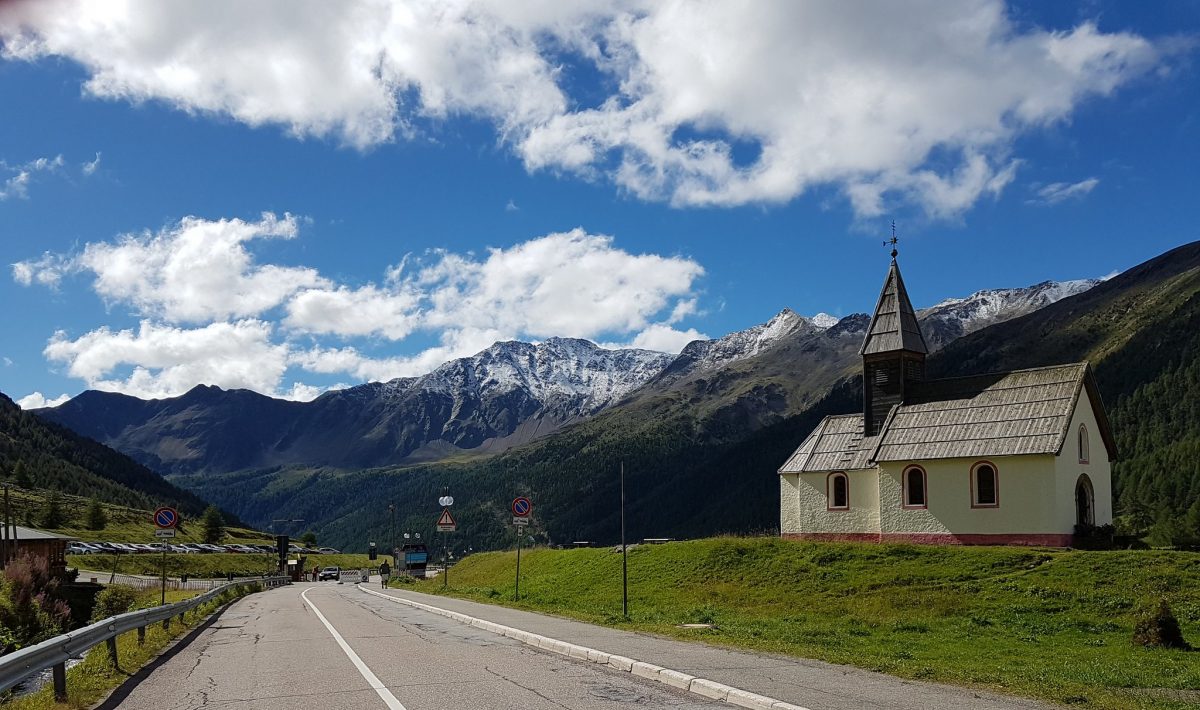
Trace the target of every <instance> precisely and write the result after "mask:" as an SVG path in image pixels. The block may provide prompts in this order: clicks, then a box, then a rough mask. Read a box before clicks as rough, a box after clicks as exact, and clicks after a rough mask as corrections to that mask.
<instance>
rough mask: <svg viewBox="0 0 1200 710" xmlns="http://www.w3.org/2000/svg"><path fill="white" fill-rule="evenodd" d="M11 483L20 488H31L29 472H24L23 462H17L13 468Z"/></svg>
mask: <svg viewBox="0 0 1200 710" xmlns="http://www.w3.org/2000/svg"><path fill="white" fill-rule="evenodd" d="M13 483H16V484H17V486H18V487H20V488H33V481H31V480H29V471H27V470H25V461H24V460H21V461H17V465H16V466H15V467H14V468H13Z"/></svg>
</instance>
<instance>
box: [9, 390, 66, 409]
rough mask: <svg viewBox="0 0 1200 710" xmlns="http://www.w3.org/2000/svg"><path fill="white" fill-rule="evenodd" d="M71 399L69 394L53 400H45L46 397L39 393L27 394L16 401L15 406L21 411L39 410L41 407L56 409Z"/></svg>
mask: <svg viewBox="0 0 1200 710" xmlns="http://www.w3.org/2000/svg"><path fill="white" fill-rule="evenodd" d="M69 399H71V395H69V394H61V395H59V396H57V397H55V398H54V399H46V395H44V394H42V393H41V392H34V393H33V394H27V395H25V396H24V397H22V398H20V399H18V400H17V406H18V407H20V408H21V409H41V408H42V407H57V406H58V405H60V404H63V403H65V402H66V401H67V400H69Z"/></svg>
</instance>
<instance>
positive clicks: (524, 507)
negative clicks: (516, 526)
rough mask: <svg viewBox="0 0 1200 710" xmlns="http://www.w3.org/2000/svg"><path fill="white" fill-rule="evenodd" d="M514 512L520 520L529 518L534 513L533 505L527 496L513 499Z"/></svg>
mask: <svg viewBox="0 0 1200 710" xmlns="http://www.w3.org/2000/svg"><path fill="white" fill-rule="evenodd" d="M512 512H513V515H515V516H517V517H518V518H528V517H529V516H530V514H531V513H532V512H533V503H530V502H529V499H528V498H526V497H525V496H518V497H516V498H514V499H513V502H512Z"/></svg>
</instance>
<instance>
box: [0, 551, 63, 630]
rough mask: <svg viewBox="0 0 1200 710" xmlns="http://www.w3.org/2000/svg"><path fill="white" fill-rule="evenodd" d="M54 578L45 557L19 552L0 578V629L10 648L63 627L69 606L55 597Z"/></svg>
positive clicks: (56, 584)
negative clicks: (3, 631)
mask: <svg viewBox="0 0 1200 710" xmlns="http://www.w3.org/2000/svg"><path fill="white" fill-rule="evenodd" d="M57 591H58V579H57V578H56V577H54V576H53V575H52V574H51V573H50V563H49V561H48V560H46V558H44V557H41V556H38V555H33V554H30V553H29V552H22V553H21V554H20V555H19V556H18V557H17V558H16V559H14V560H12V561H10V562H9V563H8V567H6V568H5V569H4V576H3V577H0V628H3V629H5V630H6V632H7V637H8V638H7V640H5V641H4V643H5V645H6V646H8V647H9V648H10V650H11V649H15V648H21V647H23V646H27V645H29V644H33V643H37V642H39V641H44V640H46V639H48V638H52V637H54V636H57V635H58V634H60V633H62V632H63V631H64V630H66V626H67V623H68V621H69V620H70V618H71V609H70V607H68V606H67V603H66V602H65V601H63V600H62V599H59V598H58V596H57Z"/></svg>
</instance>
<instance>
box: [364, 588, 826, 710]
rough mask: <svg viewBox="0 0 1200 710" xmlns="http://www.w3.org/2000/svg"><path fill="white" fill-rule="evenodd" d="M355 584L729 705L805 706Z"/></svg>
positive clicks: (772, 709) (770, 709)
mask: <svg viewBox="0 0 1200 710" xmlns="http://www.w3.org/2000/svg"><path fill="white" fill-rule="evenodd" d="M358 588H359V589H361V590H362V591H364V592H366V593H367V594H374V595H375V596H377V597H382V598H384V599H387V600H389V601H393V602H396V603H397V604H405V605H407V606H411V607H413V608H415V609H420V610H422V611H428V612H430V613H432V614H437V615H439V616H444V617H446V618H448V619H453V620H454V621H457V622H460V623H463V624H466V625H467V626H473V627H475V628H477V629H482V630H484V631H490V632H492V633H494V634H499V635H501V636H507V637H508V638H511V639H515V640H517V641H520V642H521V643H523V644H525V645H527V646H533V647H534V648H540V649H542V650H543V651H551V652H553V653H557V654H559V655H563V656H567V657H568V658H574V659H577V660H580V661H589V662H591V663H598V664H600V665H604V666H608V667H610V668H612V669H614V670H618V671H625V672H626V673H631V674H633V675H636V676H639V677H641V678H648V679H650V680H656V681H658V682H659V683H665V684H666V685H669V686H671V687H672V688H679V689H681V690H686V691H688V692H690V693H695V694H696V695H700V696H703V697H705V698H709V699H710V700H722V701H724V702H727V703H730V704H731V705H737V706H738V707H743V708H749V709H750V710H808V708H806V707H802V706H800V705H793V704H791V703H785V702H783V701H782V700H776V699H775V698H768V697H767V696H765V695H759V694H758V693H751V692H750V691H748V690H742V689H741V688H734V687H733V686H731V685H725V684H724V683H718V682H716V681H714V680H708V679H707V678H697V677H696V676H694V675H688V674H687V673H682V672H680V671H675V670H671V669H670V668H663V667H662V666H656V665H654V664H653V663H646V662H644V661H637V660H634V659H632V658H626V657H625V656H618V655H616V654H612V653H607V652H605V651H599V650H596V649H594V648H588V647H587V646H580V645H578V644H573V643H567V642H566V641H559V640H558V639H552V638H550V637H549V636H542V635H540V634H534V633H530V632H528V631H522V630H520V629H515V628H513V627H511V626H503V625H501V624H497V623H495V622H492V621H485V620H484V619H478V618H476V617H474V616H467V615H466V614H460V613H458V612H457V611H450V610H449V609H442V608H440V607H436V606H430V605H429V604H422V603H421V602H415V601H413V600H411V599H403V598H401V597H393V596H392V595H390V594H382V593H380V592H376V591H375V590H373V589H367V588H366V587H364V586H362V585H361V584H359V585H358Z"/></svg>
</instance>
